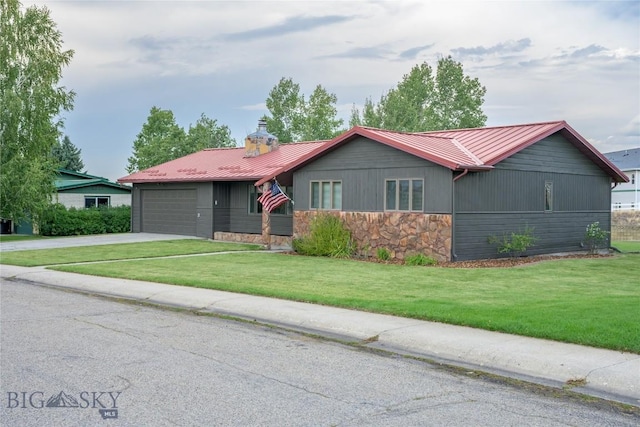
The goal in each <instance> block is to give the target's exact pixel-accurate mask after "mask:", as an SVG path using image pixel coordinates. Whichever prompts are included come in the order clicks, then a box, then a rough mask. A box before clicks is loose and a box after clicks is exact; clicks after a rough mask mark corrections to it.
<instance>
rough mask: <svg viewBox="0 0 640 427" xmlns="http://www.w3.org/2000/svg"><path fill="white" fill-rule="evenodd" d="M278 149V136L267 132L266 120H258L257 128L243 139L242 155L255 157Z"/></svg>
mask: <svg viewBox="0 0 640 427" xmlns="http://www.w3.org/2000/svg"><path fill="white" fill-rule="evenodd" d="M277 149H278V138H277V137H276V136H275V135H271V134H270V133H269V132H267V121H266V120H258V130H257V131H255V132H253V133H252V134H250V135H247V137H246V138H245V140H244V156H245V157H257V156H259V155H261V154H266V153H270V152H271V151H273V150H277Z"/></svg>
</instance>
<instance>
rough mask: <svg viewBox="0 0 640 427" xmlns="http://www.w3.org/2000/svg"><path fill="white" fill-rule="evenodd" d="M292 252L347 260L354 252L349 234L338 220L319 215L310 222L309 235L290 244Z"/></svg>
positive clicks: (327, 215)
mask: <svg viewBox="0 0 640 427" xmlns="http://www.w3.org/2000/svg"><path fill="white" fill-rule="evenodd" d="M292 246H293V250H295V251H296V252H298V253H300V254H302V255H312V256H330V257H336V258H348V257H350V256H351V255H353V253H354V252H355V245H354V244H353V241H352V239H351V232H350V231H349V230H348V229H347V228H346V227H345V225H344V224H343V223H342V221H341V220H340V218H338V217H336V216H335V215H331V214H319V215H317V216H316V217H315V218H313V220H312V221H311V226H310V233H309V235H308V236H304V237H301V238H298V239H294V240H293V242H292Z"/></svg>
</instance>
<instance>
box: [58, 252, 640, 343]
mask: <svg viewBox="0 0 640 427" xmlns="http://www.w3.org/2000/svg"><path fill="white" fill-rule="evenodd" d="M55 269H56V270H62V271H72V272H77V273H84V274H94V275H101V276H110V277H122V278H129V279H139V280H147V281H155V282H162V283H170V284H176V285H184V286H196V287H202V288H210V289H219V290H226V291H232V292H240V293H248V294H255V295H264V296H270V297H278V298H283V299H291V300H297V301H306V302H312V303H317V304H325V305H332V306H338V307H346V308H354V309H358V310H365V311H372V312H378V313H388V314H393V315H398V316H404V317H411V318H417V319H425V320H433V321H439V322H444V323H451V324H457V325H467V326H472V327H477V328H482V329H488V330H495V331H503V332H508V333H513V334H518V335H524V336H531V337H539V338H547V339H552V340H557V341H565V342H572V343H576V344H583V345H589V346H593V347H602V348H609V349H614V350H623V351H632V352H636V353H640V309H639V307H640V285H638V276H639V275H640V256H639V255H618V256H615V257H606V258H588V259H587V258H585V259H566V260H558V261H547V262H541V263H537V264H529V265H526V266H522V267H516V268H485V269H461V268H438V267H410V266H403V265H388V264H376V263H367V262H360V261H353V260H338V259H330V258H321V257H304V256H291V255H282V254H266V253H262V254H261V253H251V254H247V253H244V254H224V255H216V256H205V257H191V258H179V259H171V260H142V261H132V262H117V263H108V264H93V265H76V266H61V267H55Z"/></svg>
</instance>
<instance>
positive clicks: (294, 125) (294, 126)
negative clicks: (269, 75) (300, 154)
mask: <svg viewBox="0 0 640 427" xmlns="http://www.w3.org/2000/svg"><path fill="white" fill-rule="evenodd" d="M266 104H267V109H268V110H269V114H270V115H268V116H265V117H263V118H264V119H265V120H266V121H267V130H268V131H269V133H272V134H273V135H275V136H277V137H278V141H279V142H281V143H285V144H286V143H288V142H293V141H299V140H300V135H301V133H302V127H303V120H302V117H303V109H304V96H303V95H301V94H300V85H299V84H297V83H294V82H293V80H292V79H291V78H284V77H283V78H281V79H280V81H279V82H278V84H277V85H275V86H274V87H273V89H271V91H270V92H269V96H268V98H267V101H266Z"/></svg>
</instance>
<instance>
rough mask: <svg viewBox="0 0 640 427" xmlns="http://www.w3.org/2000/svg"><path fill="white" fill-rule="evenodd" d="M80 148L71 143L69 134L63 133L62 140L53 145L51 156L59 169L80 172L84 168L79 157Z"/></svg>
mask: <svg viewBox="0 0 640 427" xmlns="http://www.w3.org/2000/svg"><path fill="white" fill-rule="evenodd" d="M81 152H82V151H81V150H80V149H79V148H78V147H76V146H75V145H73V143H72V142H71V140H70V139H69V136H67V135H65V136H64V138H63V140H62V142H61V143H60V142H59V143H58V144H56V145H55V146H54V147H53V157H54V158H55V159H56V161H57V162H58V164H59V165H60V166H59V167H60V168H61V169H67V170H70V171H74V172H80V171H82V169H84V163H83V162H82V158H81V157H80V154H81Z"/></svg>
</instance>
